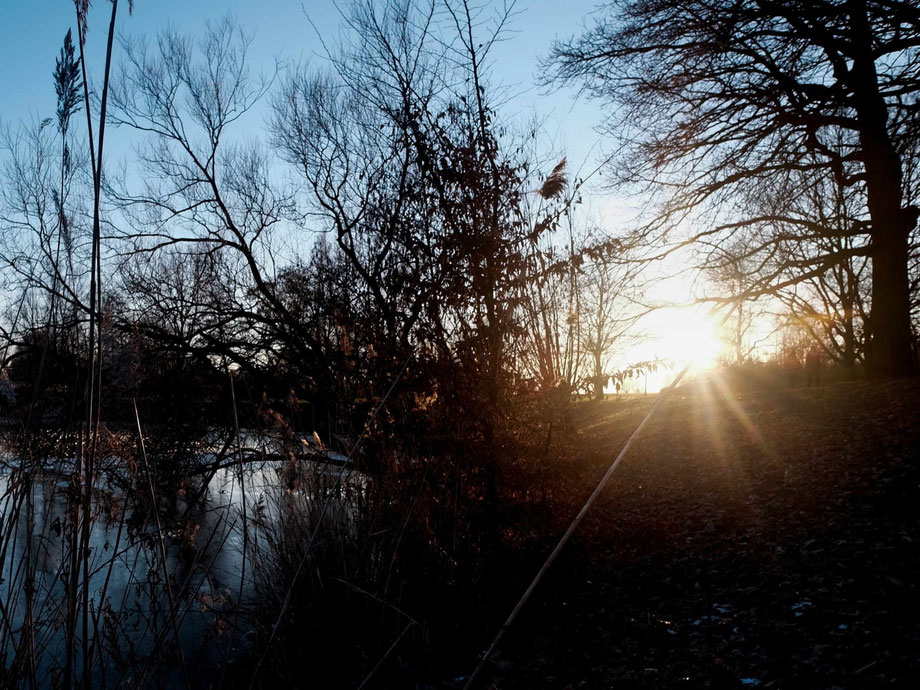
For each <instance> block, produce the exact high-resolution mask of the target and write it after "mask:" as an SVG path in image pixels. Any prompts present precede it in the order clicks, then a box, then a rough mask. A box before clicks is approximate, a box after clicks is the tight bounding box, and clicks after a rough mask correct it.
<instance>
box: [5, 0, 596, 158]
mask: <svg viewBox="0 0 920 690" xmlns="http://www.w3.org/2000/svg"><path fill="white" fill-rule="evenodd" d="M343 2H347V0H343ZM339 4H340V5H341V6H343V7H344V6H345V5H344V4H343V3H339ZM595 4H596V0H567V1H566V2H555V1H553V0H531V1H530V2H519V3H518V4H516V5H515V12H516V14H515V16H514V17H513V19H512V21H511V24H510V31H509V33H508V34H507V38H506V40H505V41H504V42H503V43H500V44H498V45H497V46H496V47H495V50H494V55H493V56H492V57H493V65H492V72H493V81H494V82H496V83H498V84H501V85H503V86H505V87H507V90H508V92H509V93H511V94H514V95H515V97H514V98H513V100H512V101H511V102H509V103H508V104H507V110H506V114H508V115H510V116H512V117H514V116H522V117H527V116H531V115H533V114H534V113H536V114H537V115H538V116H540V117H545V118H547V121H546V123H547V127H546V130H547V134H548V136H549V138H550V139H551V140H552V141H553V145H554V146H555V147H556V148H558V149H559V150H564V151H565V153H566V154H567V155H568V156H569V161H570V163H571V164H576V165H577V164H579V163H581V162H583V161H586V160H589V159H591V158H592V157H593V156H592V153H593V152H594V149H595V147H596V144H597V142H598V136H597V135H596V134H595V132H594V129H593V128H594V126H595V125H597V124H598V123H599V122H600V119H601V110H600V106H599V105H597V104H593V103H588V102H586V101H584V100H578V101H576V99H575V98H574V96H575V93H574V91H573V90H565V91H562V92H557V93H551V94H547V93H545V92H544V90H542V89H540V88H539V87H538V86H537V85H536V78H535V77H536V75H537V72H538V67H539V62H540V60H541V58H543V57H545V56H546V55H547V54H548V53H549V51H550V48H551V46H552V43H553V41H554V40H556V39H565V38H569V37H571V36H574V35H578V34H579V33H581V29H582V27H583V26H584V25H585V24H586V23H589V15H590V13H591V12H592V11H593V10H594V9H595ZM109 7H110V5H109V3H108V2H105V0H95V2H94V3H93V5H92V9H91V10H90V17H89V35H88V37H87V54H88V56H89V64H90V73H91V74H92V75H97V77H96V78H97V79H98V78H101V75H102V72H103V66H104V50H105V34H106V30H107V28H108V20H109ZM127 9H128V3H127V2H125V1H124V0H122V2H121V3H119V8H118V12H119V17H118V21H117V27H118V34H119V35H120V36H128V37H130V36H137V35H147V36H151V37H152V36H153V35H155V34H156V32H157V31H159V30H161V29H163V28H166V27H170V26H171V27H174V28H177V29H179V30H180V31H182V32H184V33H187V34H190V35H192V36H195V35H200V34H201V33H202V32H203V30H204V28H205V26H206V23H207V22H208V21H209V20H216V19H219V18H221V17H224V16H226V15H229V16H231V17H233V18H235V19H236V20H237V21H238V22H239V23H240V24H241V25H242V26H244V27H246V28H247V29H248V30H249V31H251V32H252V33H253V44H252V46H251V49H250V55H249V57H250V65H251V67H252V69H253V70H254V71H259V70H261V71H265V72H269V73H270V72H271V71H273V68H274V65H275V60H276V59H277V58H281V59H283V60H286V61H288V62H290V63H303V62H314V63H315V62H317V61H322V59H323V58H322V46H321V44H320V40H319V39H318V37H317V34H316V30H319V32H320V33H321V34H322V36H323V37H324V39H326V40H328V38H329V37H334V36H335V35H336V33H337V31H338V27H339V26H340V15H339V10H338V9H337V7H336V3H335V2H332V0H260V1H259V2H252V1H244V0H236V1H231V2H209V1H206V0H157V1H156V2H151V1H150V0H135V2H134V10H133V13H132V14H131V15H129V14H128V12H127ZM74 16H75V15H74V7H73V3H72V2H71V1H70V0H43V1H42V2H12V0H0V84H2V85H3V93H4V100H3V102H2V104H0V122H3V123H4V125H9V126H16V125H17V124H18V123H19V122H20V121H24V120H25V121H28V120H31V119H40V118H44V117H49V116H53V114H54V109H55V100H54V90H53V87H52V85H51V72H52V70H53V69H54V61H55V58H56V57H57V55H58V53H59V51H60V48H61V45H62V43H63V39H64V34H65V33H66V32H67V30H68V29H69V28H73V27H74ZM308 17H309V20H308ZM311 22H312V23H313V24H314V25H315V26H316V30H315V29H314V28H313V26H311ZM117 59H118V49H117V47H116V51H115V60H116V61H117ZM116 146H117V145H116ZM119 154H120V152H119V151H118V150H117V148H116V150H115V151H114V152H113V155H116V156H117V155H119Z"/></svg>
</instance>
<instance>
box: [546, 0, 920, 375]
mask: <svg viewBox="0 0 920 690" xmlns="http://www.w3.org/2000/svg"><path fill="white" fill-rule="evenodd" d="M553 64H554V67H555V79H556V80H557V81H560V82H569V81H580V82H581V83H582V84H583V85H584V87H585V88H586V89H587V90H588V91H589V92H590V93H592V94H593V95H594V96H596V97H599V98H601V99H603V100H605V101H607V102H608V103H610V104H611V110H610V119H609V120H608V122H607V125H608V129H609V130H610V131H611V132H612V133H614V135H615V136H618V137H620V138H621V139H623V140H625V142H624V143H625V144H626V146H625V147H624V150H625V154H624V156H623V158H622V159H621V162H622V163H623V166H622V167H621V168H620V172H621V173H622V175H623V177H624V178H625V179H626V180H629V181H630V182H633V183H635V182H642V181H647V182H651V183H654V185H662V184H664V185H665V186H666V187H667V190H668V193H667V195H666V196H667V199H666V201H665V203H664V204H663V205H662V207H661V210H660V213H659V214H658V215H657V216H656V218H655V219H654V220H653V221H652V222H651V223H649V225H648V226H647V227H646V228H645V238H646V239H655V238H657V239H658V240H661V239H662V238H664V237H667V236H670V235H671V234H672V233H673V232H674V231H675V229H676V228H678V227H679V226H681V224H682V222H684V221H692V222H695V223H697V224H699V225H698V226H697V227H698V229H696V230H690V231H689V232H685V233H684V235H683V237H682V238H681V239H682V242H684V243H686V242H697V241H702V240H705V241H715V242H720V241H722V239H724V238H725V237H727V236H729V235H731V234H732V232H733V231H735V230H736V229H737V228H739V227H742V226H752V225H757V224H762V223H770V222H774V221H775V220H777V219H776V218H763V217H761V216H759V215H757V214H753V213H750V212H749V211H748V210H747V209H745V208H739V207H738V205H737V204H733V203H732V202H733V200H737V199H738V198H739V197H740V196H742V195H743V194H744V193H750V192H752V191H753V190H754V189H756V187H757V186H758V185H761V184H764V183H765V181H766V182H767V183H768V182H769V180H770V179H771V178H773V177H774V176H777V175H780V176H783V175H787V174H788V173H789V172H790V171H796V172H798V173H800V174H802V175H808V174H814V175H823V174H828V173H829V174H831V175H833V177H834V179H835V182H836V183H837V184H839V185H840V186H842V187H845V188H853V189H856V190H859V191H860V192H861V194H862V197H863V201H862V203H863V204H864V206H865V208H866V220H865V224H864V225H862V226H861V227H860V228H858V234H859V235H861V236H863V237H867V238H868V242H867V243H864V244H860V245H859V246H856V247H852V248H849V249H833V250H829V251H827V250H825V251H821V252H820V253H817V254H815V255H814V256H810V257H808V261H807V262H805V263H803V264H802V265H801V266H800V268H801V270H800V272H799V277H800V278H802V279H804V278H807V277H809V276H812V275H817V274H821V273H824V272H825V271H826V270H828V268H829V267H830V266H832V265H834V264H835V263H837V262H838V260H839V259H840V258H842V256H844V255H854V254H868V255H869V256H871V259H872V300H871V302H872V317H871V348H870V350H869V357H868V361H869V366H870V369H871V370H872V371H873V372H874V373H875V374H877V375H879V376H891V375H904V374H909V373H914V371H915V359H914V356H913V353H912V334H911V326H910V299H909V283H908V236H909V235H910V233H911V232H912V231H913V229H914V228H915V226H916V221H917V208H916V207H915V206H914V205H912V203H910V199H909V198H906V197H905V189H906V184H907V183H906V182H905V178H904V174H905V160H904V158H903V155H902V152H903V150H904V148H903V146H902V145H901V143H902V140H903V138H904V137H905V136H906V135H907V134H908V132H909V130H910V128H911V127H912V123H913V121H914V120H915V116H916V105H915V101H916V98H915V94H917V93H918V92H920V14H918V12H917V10H916V7H915V6H914V5H913V3H911V2H906V1H902V0H895V1H889V0H840V1H833V0H820V1H818V2H814V1H808V2H805V1H793V2H786V1H781V0H761V1H758V2H747V1H736V0H718V1H716V2H709V1H708V0H679V1H678V2H670V1H667V0H651V1H650V2H645V1H643V2H635V1H633V0H619V1H617V2H614V3H612V4H611V5H610V6H609V12H608V14H607V15H606V16H605V17H604V18H603V19H601V20H599V21H598V22H597V23H596V25H595V26H594V28H592V29H590V30H589V31H588V32H586V33H585V34H584V35H583V36H582V37H581V38H579V39H576V40H574V41H571V42H568V43H564V44H560V45H558V46H557V47H556V49H555V52H554V63H553ZM658 189H661V187H658ZM782 220H783V221H784V222H787V223H789V224H793V225H796V226H797V227H800V228H803V229H808V228H809V227H810V226H811V225H812V220H813V219H809V218H801V217H797V216H788V217H783V218H782ZM700 226H701V229H699V228H700ZM660 246H661V245H660V243H659V248H660ZM826 249H827V248H826Z"/></svg>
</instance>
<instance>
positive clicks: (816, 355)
mask: <svg viewBox="0 0 920 690" xmlns="http://www.w3.org/2000/svg"><path fill="white" fill-rule="evenodd" d="M822 369H824V361H823V357H822V356H821V350H820V349H819V348H818V346H817V345H812V346H811V349H810V350H809V351H808V354H807V355H805V377H806V382H807V384H808V386H809V387H811V386H820V385H821V370H822Z"/></svg>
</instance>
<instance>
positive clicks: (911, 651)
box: [489, 380, 920, 690]
mask: <svg viewBox="0 0 920 690" xmlns="http://www.w3.org/2000/svg"><path fill="white" fill-rule="evenodd" d="M649 404H650V402H649V401H648V400H635V399H633V400H632V401H631V402H625V401H623V400H614V401H606V402H600V403H587V404H583V405H582V406H581V407H580V408H579V409H578V412H577V413H576V416H577V419H576V425H577V426H578V431H577V434H578V436H577V441H578V443H577V446H578V447H579V448H581V449H582V451H581V452H580V454H579V455H577V456H576V457H573V458H569V459H565V460H561V461H560V465H559V467H560V472H564V473H565V477H566V479H565V481H564V484H565V486H566V487H571V488H567V489H566V491H565V497H564V501H563V504H562V505H561V506H560V507H559V509H558V510H557V511H556V512H557V513H558V514H559V515H560V520H561V521H562V522H564V521H565V520H566V519H568V514H571V515H574V513H575V511H576V510H577V509H578V507H579V506H580V505H581V502H582V501H583V500H584V498H585V497H586V496H587V495H588V493H590V491H591V490H592V488H593V487H594V485H595V483H596V482H597V480H598V479H599V477H600V476H601V475H602V474H603V472H604V471H605V470H606V467H607V465H608V463H609V462H610V459H611V458H612V457H613V455H614V454H615V453H616V452H617V451H618V450H619V448H620V447H621V445H622V443H623V442H624V441H625V439H626V437H627V436H628V435H629V433H630V432H631V431H632V429H633V428H634V427H635V425H636V424H637V423H638V422H639V420H640V419H641V418H642V416H643V414H644V412H645V411H646V410H647V408H648V405H649ZM573 477H574V479H572V478H573ZM566 511H568V514H567V513H566ZM918 528H920V381H915V380H914V381H900V382H890V383H865V382H858V383H841V384H833V385H829V386H825V387H820V388H812V389H809V388H797V389H791V390H785V389H776V390H772V391H759V392H752V393H745V394H740V395H736V394H733V393H730V392H729V391H727V390H725V389H724V388H723V387H720V386H719V385H717V384H713V383H710V384H703V383H700V384H694V385H692V386H688V387H687V388H685V389H684V390H682V391H680V392H678V394H676V395H675V396H674V397H673V398H672V399H671V400H669V401H668V402H667V403H666V404H665V405H664V406H663V407H662V409H661V411H660V414H659V416H658V417H657V419H656V420H655V421H654V422H653V423H652V424H651V425H650V426H649V427H648V428H647V429H646V431H645V432H644V434H643V436H642V438H641V440H640V441H639V442H638V443H637V444H636V446H635V447H634V450H633V451H632V452H631V453H630V455H629V456H628V457H627V459H626V460H625V461H624V463H623V465H622V466H621V467H620V469H619V470H618V471H617V474H616V475H615V476H614V478H613V480H612V481H611V483H610V485H609V486H608V488H607V490H606V491H605V493H604V495H603V497H602V498H601V499H600V500H599V502H598V504H597V505H596V506H595V508H594V509H593V511H592V512H591V513H590V514H589V516H588V518H587V520H586V522H585V524H584V525H583V526H582V529H581V530H580V531H579V534H578V536H577V537H576V539H575V540H574V541H573V543H572V544H570V545H569V547H568V548H567V550H566V551H565V552H564V554H563V556H562V557H561V558H560V559H559V561H557V563H556V564H555V566H554V567H553V570H552V571H551V574H550V576H549V577H548V578H547V580H546V581H545V582H544V584H543V585H542V586H541V588H540V589H539V590H538V592H537V594H536V595H535V596H534V598H533V599H532V600H531V602H530V603H529V605H528V607H527V610H526V612H525V613H524V614H523V615H522V617H521V618H520V619H519V621H518V624H517V625H516V626H515V627H514V628H513V630H511V631H510V632H509V633H508V635H507V636H506V638H505V642H504V643H503V645H502V649H501V650H500V652H499V654H498V656H497V658H496V660H495V663H494V664H492V665H491V667H490V673H489V675H490V677H491V680H492V682H493V683H494V685H495V687H497V688H500V689H501V690H507V689H509V688H559V689H560V690H562V689H564V688H608V687H616V688H670V687H686V688H697V687H700V688H733V687H779V688H790V687H808V688H835V687H836V688H873V687H920V587H918V577H920V529H918ZM548 538H549V537H548ZM552 538H555V537H552ZM547 543H548V544H549V541H548V542H547ZM513 603H514V602H513V601H509V602H508V609H510V607H511V605H512V604H513ZM506 613H507V611H500V612H499V611H497V612H496V620H498V619H500V618H503V616H504V615H506Z"/></svg>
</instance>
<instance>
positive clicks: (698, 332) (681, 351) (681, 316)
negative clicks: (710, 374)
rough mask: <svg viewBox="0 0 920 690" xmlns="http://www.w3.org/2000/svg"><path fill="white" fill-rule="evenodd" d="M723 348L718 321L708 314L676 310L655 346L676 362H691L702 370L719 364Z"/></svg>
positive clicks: (662, 355) (662, 354)
mask: <svg viewBox="0 0 920 690" xmlns="http://www.w3.org/2000/svg"><path fill="white" fill-rule="evenodd" d="M723 347H724V345H723V343H722V341H721V340H720V339H719V336H718V334H717V333H716V327H715V324H713V323H712V322H711V321H710V320H709V319H708V318H707V317H706V316H702V315H699V314H695V313H691V312H688V311H675V312H673V313H672V314H671V315H670V316H669V318H668V321H667V322H666V323H665V324H664V327H663V328H662V330H661V332H660V334H659V339H658V343H657V348H656V349H657V350H658V352H659V356H660V357H661V358H662V359H665V360H667V361H669V362H671V363H673V364H674V365H677V366H683V365H685V364H690V365H691V367H693V368H694V369H698V370H701V369H711V368H712V367H714V366H715V365H716V363H717V362H718V359H719V355H720V354H721V353H722V349H723Z"/></svg>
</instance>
